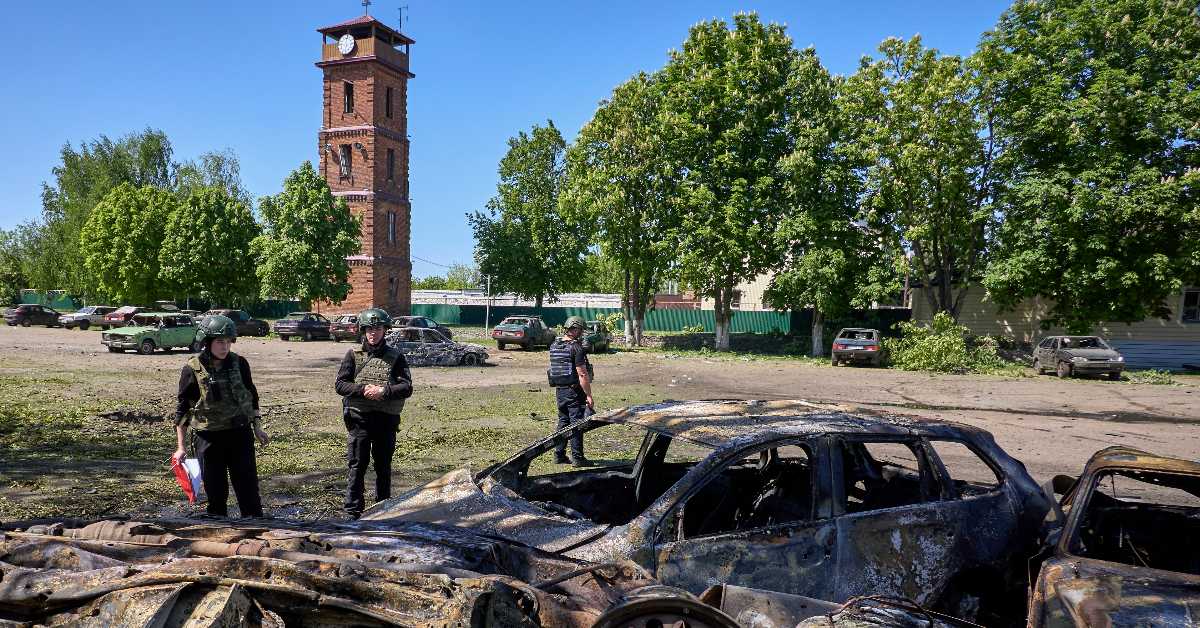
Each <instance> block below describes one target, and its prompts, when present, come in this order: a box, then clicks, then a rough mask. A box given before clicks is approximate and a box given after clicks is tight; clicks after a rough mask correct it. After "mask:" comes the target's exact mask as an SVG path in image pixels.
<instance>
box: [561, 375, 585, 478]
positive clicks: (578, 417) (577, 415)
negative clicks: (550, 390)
mask: <svg viewBox="0 0 1200 628" xmlns="http://www.w3.org/2000/svg"><path fill="white" fill-rule="evenodd" d="M554 395H555V397H556V398H557V400H558V425H557V426H556V427H555V428H554V429H555V431H557V430H561V429H563V428H565V427H567V426H568V425H570V424H572V423H578V422H580V421H582V420H583V419H584V418H585V417H587V407H588V406H587V394H586V393H584V392H583V387H581V386H563V387H561V388H555V389H554ZM570 441H571V458H574V459H576V460H578V459H580V458H583V434H582V433H580V434H576V435H574V436H572V437H571V438H570ZM566 451H567V443H566V442H563V441H559V442H557V443H555V444H554V455H555V457H557V458H562V457H563V456H564V455H566Z"/></svg>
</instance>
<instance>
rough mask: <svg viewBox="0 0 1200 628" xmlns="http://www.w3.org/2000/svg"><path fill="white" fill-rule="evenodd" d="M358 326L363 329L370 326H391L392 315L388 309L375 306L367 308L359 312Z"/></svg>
mask: <svg viewBox="0 0 1200 628" xmlns="http://www.w3.org/2000/svg"><path fill="white" fill-rule="evenodd" d="M358 326H359V327H360V328H362V329H367V328H368V327H391V326H392V317H391V316H390V315H389V314H388V313H387V311H385V310H383V309H380V308H377V307H373V308H368V309H365V310H363V311H361V312H359V313H358Z"/></svg>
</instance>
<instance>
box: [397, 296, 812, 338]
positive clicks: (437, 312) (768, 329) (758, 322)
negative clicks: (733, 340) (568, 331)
mask: <svg viewBox="0 0 1200 628" xmlns="http://www.w3.org/2000/svg"><path fill="white" fill-rule="evenodd" d="M485 309H486V308H485V307H484V306H482V305H440V304H428V303H416V304H413V306H412V313H413V314H414V315H418V316H428V317H429V318H432V319H434V320H436V321H438V322H439V323H445V324H448V325H478V326H481V327H491V326H492V325H495V324H497V323H499V322H500V321H501V320H504V318H505V317H506V316H516V315H519V314H533V315H538V316H541V317H542V319H543V320H545V321H546V324H548V325H551V326H553V325H561V324H563V323H564V322H566V320H567V317H568V316H582V317H583V318H584V319H587V320H594V319H596V318H599V317H600V316H604V315H608V314H612V313H614V312H620V310H619V309H616V308H609V307H541V308H536V307H519V306H516V307H515V306H511V305H498V306H493V307H492V308H491V315H490V318H489V320H487V321H484V320H483V319H484V313H485ZM791 320H792V315H791V313H790V312H734V314H733V325H732V331H733V332H738V333H741V332H748V333H759V334H766V333H772V332H776V333H788V332H790V331H791ZM695 325H701V326H703V327H704V331H708V332H711V331H713V329H714V328H715V326H716V319H715V318H714V316H713V311H712V310H665V309H664V310H651V311H649V312H647V313H646V331H680V330H682V329H683V328H684V327H692V326H695Z"/></svg>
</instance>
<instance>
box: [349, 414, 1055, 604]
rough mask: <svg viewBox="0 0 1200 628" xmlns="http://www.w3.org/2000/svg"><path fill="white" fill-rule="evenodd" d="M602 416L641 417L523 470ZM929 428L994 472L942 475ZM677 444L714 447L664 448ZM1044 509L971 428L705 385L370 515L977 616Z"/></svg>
mask: <svg viewBox="0 0 1200 628" xmlns="http://www.w3.org/2000/svg"><path fill="white" fill-rule="evenodd" d="M612 425H625V426H637V427H640V428H643V429H644V430H645V437H644V440H643V441H642V444H641V446H640V448H639V451H638V454H637V456H636V458H635V459H634V461H633V462H632V463H619V464H613V465H610V466H604V467H600V468H596V469H587V470H582V471H576V470H572V471H568V472H565V473H551V474H548V475H541V476H531V475H530V473H529V469H530V465H531V462H532V461H534V460H535V459H537V458H539V457H540V456H544V455H546V454H547V453H548V452H551V451H552V450H553V447H554V444H555V442H556V441H558V440H562V439H566V438H569V437H570V436H571V435H572V434H573V433H574V432H583V433H588V432H592V431H593V430H597V429H600V428H603V427H605V426H612ZM935 441H936V442H937V443H938V444H941V443H943V442H954V443H958V444H961V445H962V446H965V447H966V448H968V449H969V450H970V451H971V452H972V453H974V454H975V455H977V456H979V458H980V459H981V460H982V461H983V462H984V463H985V464H986V465H987V466H988V467H989V468H990V469H991V470H992V471H993V472H994V473H995V476H996V480H997V481H996V483H995V485H994V486H990V487H978V486H974V485H972V484H970V483H967V482H963V481H957V480H956V479H955V478H952V477H951V476H950V474H949V472H948V471H947V469H946V466H945V465H944V464H943V461H942V460H941V459H940V458H939V456H938V453H937V451H935V448H934V446H933V443H934V442H935ZM672 443H688V444H690V445H691V446H699V447H701V448H705V449H707V452H708V454H707V455H706V456H705V457H703V459H702V460H699V461H695V462H691V463H688V464H675V463H672V462H670V461H669V460H668V458H669V456H670V452H669V450H670V448H671V446H672ZM876 444H882V445H886V446H888V447H892V448H898V449H900V450H904V451H908V452H910V453H911V455H912V456H913V458H914V460H915V461H916V466H917V468H916V469H913V470H905V469H904V468H903V467H900V466H898V465H894V466H890V465H888V464H884V463H881V462H880V461H879V460H877V459H873V458H871V457H870V455H868V453H867V450H868V449H870V448H871V447H874V446H875V445H876ZM868 446H871V447H868ZM789 456H794V457H789ZM780 465H783V466H780ZM786 478H800V479H795V480H789V479H786ZM789 481H790V482H792V486H791V487H790V488H787V487H784V486H783V485H784V484H786V483H787V482H789ZM772 482H774V485H773V486H772ZM777 489H778V490H777ZM1048 508H1049V503H1048V501H1047V500H1046V498H1045V496H1044V495H1043V494H1042V493H1041V491H1040V490H1039V489H1038V487H1037V485H1036V484H1035V483H1034V482H1033V480H1032V479H1031V478H1030V477H1029V475H1028V473H1026V471H1025V468H1024V466H1023V465H1022V464H1021V463H1020V462H1018V461H1016V460H1015V459H1013V458H1012V457H1010V456H1008V455H1007V454H1006V453H1004V452H1003V450H1001V449H1000V448H999V447H998V446H997V445H996V444H995V442H994V440H993V439H992V437H991V435H990V434H988V433H987V432H985V431H983V430H980V429H977V428H973V427H970V426H965V425H958V424H952V423H944V422H938V421H932V420H925V419H917V418H912V417H903V416H895V415H886V416H884V415H881V416H862V415H853V414H848V413H844V412H839V411H831V410H829V409H828V408H822V407H818V406H815V405H813V404H808V403H805V402H802V401H772V402H755V401H751V402H744V401H715V402H669V403H664V404H655V405H648V406H637V407H633V408H629V409H624V410H618V411H613V412H609V413H605V414H602V415H596V416H594V417H592V418H591V419H589V420H588V421H585V422H581V423H579V424H576V425H575V426H572V427H570V428H568V429H566V430H563V431H560V432H559V433H557V434H555V435H553V436H551V437H549V438H547V439H544V440H543V441H541V442H539V443H537V444H535V445H533V446H532V447H530V448H528V449H526V450H525V451H523V452H520V453H518V454H517V455H515V456H513V457H512V458H510V459H509V460H507V461H505V462H502V463H499V464H497V465H493V466H491V467H489V468H487V469H484V470H483V471H482V472H480V473H479V474H476V475H473V476H472V475H471V474H470V473H468V472H466V471H458V472H452V473H450V474H448V475H447V476H445V477H443V478H442V479H441V480H438V481H435V482H433V483H431V484H429V485H427V486H425V487H422V488H419V489H415V490H414V491H410V492H408V493H406V494H405V495H402V496H399V497H397V498H393V499H392V500H388V501H386V502H382V503H380V504H377V505H376V506H375V507H373V508H372V509H370V510H368V512H367V513H365V514H364V518H365V519H379V520H389V519H393V518H396V519H408V520H417V521H429V522H436V523H446V524H454V525H462V526H466V527H473V528H476V529H480V530H483V531H485V532H487V533H489V534H496V535H499V536H504V537H506V538H511V539H515V540H519V541H521V542H523V543H527V544H530V545H533V546H535V547H539V548H541V549H544V550H547V551H554V552H557V553H560V554H562V555H566V556H570V557H574V558H578V559H582V560H586V561H590V562H601V563H603V562H610V561H617V560H632V561H634V562H635V563H637V564H639V565H641V566H642V567H644V568H646V569H647V570H648V571H649V572H651V573H652V574H653V575H654V576H655V577H656V578H657V579H659V580H660V581H662V582H663V583H664V584H668V585H671V586H678V587H681V588H683V589H686V590H688V591H691V592H693V593H699V592H700V591H702V590H704V589H705V588H707V587H709V586H711V585H714V584H732V585H739V586H746V587H755V588H759V589H765V590H770V591H779V592H783V593H792V594H800V595H806V596H810V597H813V598H818V599H825V600H833V601H845V600H848V599H850V598H853V597H856V596H861V595H891V596H899V597H903V598H907V599H911V600H914V601H915V602H917V603H920V604H924V605H935V606H937V607H941V608H945V609H947V610H949V611H950V612H951V613H952V614H956V615H979V614H980V613H981V612H982V611H983V610H984V608H981V607H994V608H1002V607H1005V606H1007V607H1011V606H1012V604H1010V603H1009V601H1010V600H1011V599H1015V601H1016V603H1015V606H1016V608H1018V609H1019V608H1020V607H1021V606H1022V603H1021V599H1022V598H1023V596H1024V591H1023V588H1024V585H1023V584H1022V582H1023V576H1024V574H1025V563H1024V561H1025V558H1026V557H1027V556H1028V555H1029V554H1031V553H1032V552H1033V551H1034V550H1036V540H1037V532H1038V530H1039V527H1040V525H1041V522H1042V519H1043V517H1044V515H1045V513H1046V511H1047V509H1048Z"/></svg>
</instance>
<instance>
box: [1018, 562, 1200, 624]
mask: <svg viewBox="0 0 1200 628" xmlns="http://www.w3.org/2000/svg"><path fill="white" fill-rule="evenodd" d="M1043 573H1044V582H1043V583H1042V587H1043V588H1042V589H1041V590H1040V591H1039V592H1038V594H1039V595H1040V596H1044V598H1045V599H1044V600H1043V604H1044V605H1045V608H1044V614H1043V619H1044V620H1047V621H1046V622H1045V624H1044V625H1055V622H1054V621H1053V620H1052V619H1051V618H1061V619H1064V620H1067V621H1070V622H1073V623H1074V624H1075V625H1076V626H1190V625H1193V623H1194V622H1195V614H1196V610H1195V609H1197V608H1200V576H1191V575H1187V574H1180V573H1175V572H1170V571H1162V570H1158V569H1144V568H1139V567H1130V566H1128V565H1118V564H1115V563H1108V562H1105V561H1098V560H1087V559H1078V558H1071V559H1058V560H1055V561H1053V562H1051V563H1047V565H1046V567H1045V569H1044V571H1043ZM1036 602H1037V600H1035V604H1036Z"/></svg>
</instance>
